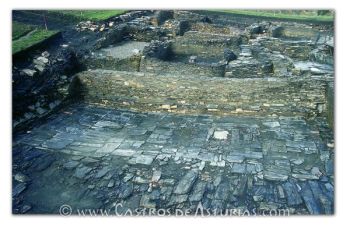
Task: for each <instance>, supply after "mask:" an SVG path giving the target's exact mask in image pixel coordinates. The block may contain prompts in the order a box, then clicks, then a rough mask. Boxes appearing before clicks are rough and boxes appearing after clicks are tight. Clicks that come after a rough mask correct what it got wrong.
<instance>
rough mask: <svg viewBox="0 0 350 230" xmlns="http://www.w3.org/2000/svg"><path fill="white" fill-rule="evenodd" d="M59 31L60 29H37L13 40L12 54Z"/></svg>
mask: <svg viewBox="0 0 350 230" xmlns="http://www.w3.org/2000/svg"><path fill="white" fill-rule="evenodd" d="M57 33H58V31H52V30H42V29H35V30H33V31H32V32H30V34H27V35H26V36H22V37H20V38H18V39H17V40H14V41H12V54H14V53H17V52H19V51H22V50H24V49H27V48H29V47H31V46H33V45H36V44H38V43H40V42H42V41H43V40H45V39H47V38H49V37H51V36H53V35H55V34H57Z"/></svg>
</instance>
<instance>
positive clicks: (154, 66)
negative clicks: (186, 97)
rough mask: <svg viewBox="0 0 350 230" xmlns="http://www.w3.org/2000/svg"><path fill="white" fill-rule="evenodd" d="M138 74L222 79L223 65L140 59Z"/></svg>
mask: <svg viewBox="0 0 350 230" xmlns="http://www.w3.org/2000/svg"><path fill="white" fill-rule="evenodd" d="M140 72H144V73H152V74H160V75H168V74H170V75H174V76H195V77H198V76H209V77H223V76H224V73H225V65H223V64H219V63H217V64H209V63H193V64H187V63H183V62H174V61H162V60H159V59H156V58H145V57H143V58H141V62H140Z"/></svg>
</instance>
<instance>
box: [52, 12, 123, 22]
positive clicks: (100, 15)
mask: <svg viewBox="0 0 350 230" xmlns="http://www.w3.org/2000/svg"><path fill="white" fill-rule="evenodd" d="M125 12H127V10H50V11H49V13H56V14H60V15H62V16H64V17H67V18H69V17H70V18H72V19H75V20H91V21H100V20H106V19H108V18H110V17H113V16H118V15H120V14H123V13H125Z"/></svg>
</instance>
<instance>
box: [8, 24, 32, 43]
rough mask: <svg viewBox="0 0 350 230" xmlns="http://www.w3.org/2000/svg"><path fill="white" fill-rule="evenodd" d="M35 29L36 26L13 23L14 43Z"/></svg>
mask: <svg viewBox="0 0 350 230" xmlns="http://www.w3.org/2000/svg"><path fill="white" fill-rule="evenodd" d="M34 29H35V27H34V26H31V25H26V24H23V23H19V22H16V21H13V22H12V41H13V40H16V39H18V38H20V37H22V36H24V35H26V34H28V33H29V32H30V31H32V30H34Z"/></svg>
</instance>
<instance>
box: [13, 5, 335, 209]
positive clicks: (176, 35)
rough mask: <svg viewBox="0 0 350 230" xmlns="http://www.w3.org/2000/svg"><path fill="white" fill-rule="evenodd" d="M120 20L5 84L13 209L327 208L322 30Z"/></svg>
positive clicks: (179, 15)
mask: <svg viewBox="0 0 350 230" xmlns="http://www.w3.org/2000/svg"><path fill="white" fill-rule="evenodd" d="M130 15H131V16H130V18H129V19H128V20H126V21H125V22H119V21H118V20H116V19H115V20H116V21H117V22H114V24H113V26H111V28H110V29H108V30H107V31H100V32H93V33H94V34H93V35H89V34H91V33H92V32H86V31H85V32H84V30H89V26H90V27H91V28H92V26H95V25H90V24H82V23H80V24H78V25H77V27H76V28H75V29H76V31H77V32H75V33H74V36H75V37H79V36H82V37H83V38H86V37H89V36H90V37H89V39H88V43H89V44H90V43H91V44H92V45H91V46H90V47H89V49H88V50H83V49H81V50H79V49H78V48H77V47H74V45H72V47H69V48H66V46H63V45H64V44H65V42H66V40H65V38H64V39H63V43H64V44H60V47H61V49H63V50H65V49H67V50H68V49H69V51H72V53H73V54H74V55H73V54H72V55H71V56H70V58H64V57H65V56H64V57H62V54H63V53H70V52H68V51H65V52H61V51H60V52H57V54H55V51H49V52H50V53H51V55H49V56H47V55H46V56H45V55H43V54H40V55H39V56H41V57H44V58H46V59H48V63H49V64H46V65H44V66H45V69H44V71H42V72H40V71H39V70H38V69H37V67H33V68H34V70H35V71H36V73H35V74H33V76H27V77H30V78H31V79H34V78H35V77H37V78H36V79H38V78H39V79H40V78H43V79H47V78H45V76H48V75H49V74H51V75H52V76H53V78H52V79H53V80H52V81H50V82H51V83H52V84H51V86H50V87H48V86H47V84H46V83H45V81H44V83H45V84H42V82H41V84H40V82H38V81H29V82H35V84H34V85H37V86H38V87H37V92H36V93H33V86H32V85H31V86H30V87H27V88H25V90H24V91H23V90H22V91H23V92H25V93H22V94H18V92H22V91H20V90H19V87H15V89H14V95H16V97H14V103H15V104H17V103H18V102H19V101H21V100H23V101H22V103H21V104H20V106H19V104H18V110H17V107H14V129H15V130H18V131H16V132H15V133H14V137H13V175H14V179H13V212H14V213H45V214H46V213H50V214H59V210H60V207H61V205H63V204H68V205H70V206H71V207H72V210H73V214H77V210H78V209H83V208H92V209H98V208H104V209H108V210H114V209H113V208H114V207H115V205H116V204H121V205H122V207H123V208H122V209H120V211H121V212H123V211H124V212H126V211H127V210H128V209H130V210H133V211H132V213H135V210H136V209H137V208H145V209H147V210H148V209H153V208H155V209H165V208H168V209H169V210H171V213H173V214H174V213H175V212H176V209H189V210H191V211H192V214H194V211H195V210H196V208H197V207H198V205H202V206H203V207H204V208H206V209H208V210H209V212H210V213H214V212H216V211H220V212H224V211H225V210H226V209H235V210H238V211H242V212H245V213H247V212H248V213H256V212H257V213H261V212H262V211H263V210H287V212H288V213H290V214H291V215H292V214H296V215H297V214H332V213H333V212H334V207H333V204H334V172H333V164H334V163H333V162H334V149H333V148H334V139H333V138H334V137H333V131H332V128H333V124H332V123H333V118H332V117H333V101H332V100H333V97H332V95H333V94H334V89H333V81H334V76H333V74H334V73H333V72H334V71H333V56H332V55H333V53H332V52H333V37H332V36H333V30H332V27H329V28H328V27H326V29H324V27H322V26H321V27H318V26H317V25H307V26H306V25H303V24H300V23H290V22H269V23H266V22H254V23H253V24H251V23H249V25H247V24H246V22H244V20H242V19H240V20H232V19H231V18H230V17H228V16H215V17H214V16H210V15H207V16H206V15H201V14H199V13H196V12H189V11H175V12H172V11H166V12H161V11H157V12H153V14H152V13H149V12H146V13H145V12H143V13H142V12H141V13H130ZM250 20H251V19H250ZM105 23H106V24H109V25H110V24H111V21H110V22H105ZM82 25H83V26H82ZM85 27H87V29H85ZM276 28H277V29H276ZM301 28H302V29H301ZM320 28H321V29H320ZM281 31H283V33H282V32H281ZM66 33H67V34H73V32H66ZM96 33H97V34H96ZM67 34H66V35H65V36H67ZM72 36H73V35H72ZM72 44H74V41H72ZM330 50H331V51H332V52H330ZM232 53H233V54H234V56H233V55H232ZM32 58H33V63H34V64H30V65H28V66H25V65H21V67H19V66H20V65H17V66H16V67H15V69H14V76H17V75H16V74H18V76H21V77H23V76H25V75H26V74H27V75H28V74H32V72H30V71H28V69H29V70H31V68H32V66H31V65H33V66H34V65H39V64H40V63H39V61H40V60H44V59H43V58H40V57H39V58H38V56H35V55H34V56H32ZM38 59H39V60H38ZM61 59H62V60H61ZM72 60H74V61H72ZM54 61H55V62H54ZM59 63H62V64H59ZM72 63H74V64H72ZM48 65H50V67H48ZM23 66H25V67H23ZM47 69H49V71H48V70H47ZM54 79H56V80H54ZM31 87H32V88H31ZM29 90H32V92H28V91H29ZM28 94H30V97H28V98H30V100H29V99H28V100H24V98H26V96H27V95H28ZM215 210H216V211H215ZM112 212H113V211H112ZM126 213H127V212H126ZM129 214H130V213H129Z"/></svg>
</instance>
